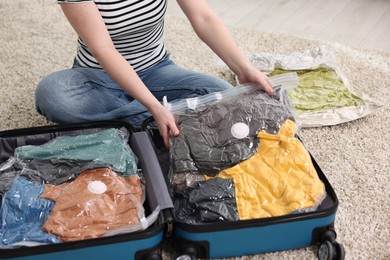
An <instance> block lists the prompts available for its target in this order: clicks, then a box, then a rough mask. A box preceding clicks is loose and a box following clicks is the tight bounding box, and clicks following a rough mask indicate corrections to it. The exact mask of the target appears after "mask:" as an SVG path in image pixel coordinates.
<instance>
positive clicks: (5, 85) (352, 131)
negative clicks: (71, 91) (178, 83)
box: [0, 0, 390, 259]
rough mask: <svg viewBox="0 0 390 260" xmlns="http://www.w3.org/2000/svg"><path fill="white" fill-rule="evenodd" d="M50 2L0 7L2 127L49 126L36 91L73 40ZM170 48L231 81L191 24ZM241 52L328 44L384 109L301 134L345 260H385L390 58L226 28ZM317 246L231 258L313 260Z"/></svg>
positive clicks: (181, 60) (66, 58)
mask: <svg viewBox="0 0 390 260" xmlns="http://www.w3.org/2000/svg"><path fill="white" fill-rule="evenodd" d="M53 2H54V1H53V0H34V1H31V0H11V1H5V0H3V1H1V2H0V25H1V36H0V57H1V60H0V93H1V95H0V130H6V129H13V128H22V127H31V126H38V125H45V124H48V123H49V122H47V121H46V120H45V119H43V118H42V117H41V116H40V115H38V114H37V113H36V112H35V109H34V89H35V86H36V84H37V83H38V81H39V80H40V79H41V78H42V77H43V76H45V75H46V74H48V73H50V72H52V71H55V70H59V69H63V68H67V67H69V65H70V64H71V61H72V59H73V55H74V52H75V44H74V40H75V35H74V33H73V31H72V29H71V28H70V26H69V25H68V24H67V22H66V21H65V19H64V17H63V15H62V13H61V11H60V10H59V8H58V6H56V5H55V4H54V3H53ZM166 30H167V44H168V47H169V49H170V50H171V52H172V53H173V55H172V57H173V59H174V60H176V61H177V63H178V64H180V65H183V66H186V67H188V68H191V69H196V70H200V71H205V72H209V73H212V74H215V75H219V76H221V77H224V78H226V79H228V80H233V76H232V74H231V73H230V72H228V71H226V70H222V69H221V68H220V67H219V66H216V57H215V56H213V55H212V53H211V52H210V51H209V50H208V49H207V48H206V47H205V46H204V45H202V44H201V43H200V42H199V41H198V40H197V39H196V38H195V36H194V34H193V33H192V30H191V29H190V27H189V26H188V23H184V22H183V21H182V20H179V19H178V18H174V17H169V18H168V19H167V21H166ZM231 32H232V34H233V36H234V37H235V38H236V39H237V41H238V42H239V44H240V46H241V47H242V49H243V50H244V51H246V52H250V53H253V52H269V53H278V54H289V53H291V52H294V51H299V50H303V49H308V48H311V47H314V46H318V45H319V44H325V45H326V46H329V47H331V48H332V49H333V50H334V51H335V52H336V54H337V55H338V57H339V58H340V62H341V68H342V70H343V71H344V73H345V75H346V76H347V78H348V79H349V80H350V82H351V83H352V84H353V85H354V86H355V87H356V89H357V90H358V91H359V92H362V93H365V94H367V95H368V96H369V97H371V98H373V99H376V100H378V101H379V102H381V103H382V104H383V107H381V108H380V109H378V110H377V111H376V112H375V113H374V114H372V115H370V116H368V117H365V118H363V119H359V120H356V121H353V122H350V123H345V124H342V125H338V126H332V127H322V128H312V129H304V130H302V131H301V132H300V135H301V136H302V138H303V140H304V143H305V144H306V146H307V148H308V149H309V150H310V152H311V153H312V154H313V155H314V157H315V158H316V160H317V162H318V163H319V165H320V166H321V168H322V170H323V172H324V173H325V174H326V175H327V177H328V179H329V180H330V182H331V183H332V185H333V187H334V189H335V191H336V193H337V195H338V197H339V200H340V206H339V209H338V212H337V216H336V223H335V226H336V230H337V233H338V241H339V242H340V243H342V244H343V245H344V247H345V250H346V259H390V233H389V227H390V217H389V215H390V202H389V200H390V199H389V198H390V188H389V185H390V162H389V161H390V131H389V129H390V105H389V103H390V90H389V88H390V77H389V74H390V53H378V52H373V51H364V50H358V49H354V48H350V47H347V46H343V45H340V44H336V43H329V42H315V41H311V40H304V39H299V38H294V37H288V36H282V35H274V34H267V33H258V32H251V31H246V30H237V29H233V28H232V29H231ZM315 253H316V249H315V248H314V247H310V248H306V249H300V250H294V251H286V252H278V253H272V254H267V255H257V256H244V257H241V258H234V259H313V258H315Z"/></svg>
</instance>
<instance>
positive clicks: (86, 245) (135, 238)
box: [0, 121, 172, 260]
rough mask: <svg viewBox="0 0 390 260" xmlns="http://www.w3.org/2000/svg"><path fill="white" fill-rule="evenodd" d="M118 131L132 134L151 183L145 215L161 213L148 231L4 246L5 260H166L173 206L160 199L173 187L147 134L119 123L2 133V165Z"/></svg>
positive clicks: (133, 147)
mask: <svg viewBox="0 0 390 260" xmlns="http://www.w3.org/2000/svg"><path fill="white" fill-rule="evenodd" d="M112 128H113V129H124V130H126V131H127V132H128V133H129V135H128V144H129V146H130V147H131V150H132V151H133V152H134V154H135V155H136V157H137V158H138V162H137V164H138V167H139V169H141V170H142V172H143V176H144V180H145V183H146V185H145V187H146V199H145V202H144V203H143V206H144V210H145V215H146V216H148V215H149V214H151V213H152V212H157V213H158V215H157V217H156V218H155V219H156V220H154V222H153V223H150V225H149V226H148V227H147V228H146V229H144V230H141V231H135V232H131V233H124V234H117V235H113V236H107V237H98V238H93V239H84V240H79V241H71V242H64V243H58V244H46V245H38V246H32V247H29V246H21V247H16V248H4V247H2V248H1V249H0V258H17V259H40V260H41V259H161V249H162V242H163V239H164V237H165V234H164V233H165V227H166V226H167V225H169V224H168V223H169V219H168V217H166V216H165V214H166V212H167V210H166V209H170V208H172V201H171V200H169V199H168V200H166V199H165V197H164V196H160V194H167V193H168V192H167V187H166V185H165V182H164V179H163V175H162V173H161V168H160V166H159V163H158V160H157V157H156V155H155V153H154V150H153V146H152V144H151V143H150V139H149V137H148V136H147V134H146V133H145V132H137V133H135V132H134V131H133V129H132V127H131V126H130V125H128V124H126V123H124V122H119V121H104V122H91V123H81V124H68V125H52V126H42V127H33V128H25V129H14V130H8V131H2V132H0V163H3V162H5V161H6V160H7V159H8V158H9V157H10V156H11V155H12V154H13V153H14V150H15V149H16V148H17V147H21V146H24V145H41V144H43V143H46V142H48V141H50V140H52V139H54V138H56V137H58V136H74V135H79V134H84V133H86V134H88V133H94V132H97V131H100V130H104V129H112ZM114 149H115V148H114ZM169 212H170V211H168V213H169ZM2 238H3V234H2Z"/></svg>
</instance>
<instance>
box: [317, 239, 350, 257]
mask: <svg viewBox="0 0 390 260" xmlns="http://www.w3.org/2000/svg"><path fill="white" fill-rule="evenodd" d="M344 258H345V250H344V247H343V245H342V244H339V243H337V242H336V241H329V240H325V241H323V242H322V244H321V245H320V247H319V248H318V259H319V260H344Z"/></svg>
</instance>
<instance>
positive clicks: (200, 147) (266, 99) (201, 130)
mask: <svg viewBox="0 0 390 260" xmlns="http://www.w3.org/2000/svg"><path fill="white" fill-rule="evenodd" d="M236 88H237V89H238V88H243V89H248V90H249V91H246V92H243V93H240V94H237V95H234V96H230V97H226V98H225V99H222V100H221V101H219V102H217V103H215V104H211V105H209V106H204V107H205V108H204V109H202V110H200V111H196V112H188V113H184V114H182V115H180V116H179V122H178V127H179V129H180V132H181V134H180V135H179V136H178V137H175V138H172V147H171V149H170V153H171V158H172V159H173V160H172V174H179V173H192V174H207V175H209V176H215V175H216V174H217V173H218V172H219V171H221V170H223V169H227V168H230V167H232V166H234V165H236V164H237V163H239V162H241V161H243V160H246V159H248V158H250V157H251V156H252V155H253V154H255V152H256V151H257V145H258V138H257V134H258V133H259V132H260V131H261V130H265V131H266V132H267V133H277V132H278V131H279V127H280V125H281V124H282V123H283V122H285V121H286V120H287V119H291V120H294V115H293V113H292V107H291V104H290V101H289V98H288V96H287V91H286V90H284V89H283V88H281V87H277V88H275V93H274V94H273V95H269V94H267V93H265V92H263V91H261V90H260V88H259V86H243V87H236Z"/></svg>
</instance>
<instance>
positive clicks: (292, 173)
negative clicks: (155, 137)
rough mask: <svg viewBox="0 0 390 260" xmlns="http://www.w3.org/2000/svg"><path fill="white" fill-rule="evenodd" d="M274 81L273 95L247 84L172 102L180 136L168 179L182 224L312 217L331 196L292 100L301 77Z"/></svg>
mask: <svg viewBox="0 0 390 260" xmlns="http://www.w3.org/2000/svg"><path fill="white" fill-rule="evenodd" d="M271 79H272V81H273V82H274V84H275V85H277V86H275V88H274V93H272V94H268V93H265V92H264V91H262V90H261V87H260V86H259V85H254V84H248V85H240V86H237V87H235V88H232V89H228V90H225V91H222V92H218V93H211V94H208V95H205V96H202V97H196V98H190V99H186V100H180V101H177V102H171V103H168V108H169V109H170V110H171V111H172V113H173V114H174V115H175V116H176V117H177V121H178V127H179V129H180V131H181V133H180V135H179V136H178V137H175V138H172V139H171V149H170V161H171V164H170V172H169V179H170V182H171V184H172V187H173V188H172V192H173V195H172V197H173V202H174V206H175V211H174V212H175V216H176V218H177V219H178V220H179V221H180V222H183V223H188V224H196V223H210V222H221V221H238V220H248V219H260V218H267V217H276V216H282V215H287V214H294V213H298V212H309V211H314V210H316V209H317V207H318V206H319V205H320V204H321V202H322V201H323V199H324V198H325V197H326V191H325V186H324V184H323V183H322V181H321V180H320V179H319V177H318V175H317V173H316V170H315V168H314V166H313V164H312V161H311V157H310V154H309V153H308V151H307V150H306V149H305V147H304V146H303V144H302V143H301V141H300V140H299V138H298V136H297V131H298V130H299V129H300V123H299V122H297V120H296V117H295V112H294V109H293V107H292V105H291V101H290V98H289V96H288V93H287V89H288V88H291V87H294V85H295V86H296V85H297V84H298V75H297V74H296V73H295V72H294V73H287V74H281V75H278V76H273V77H271Z"/></svg>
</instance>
